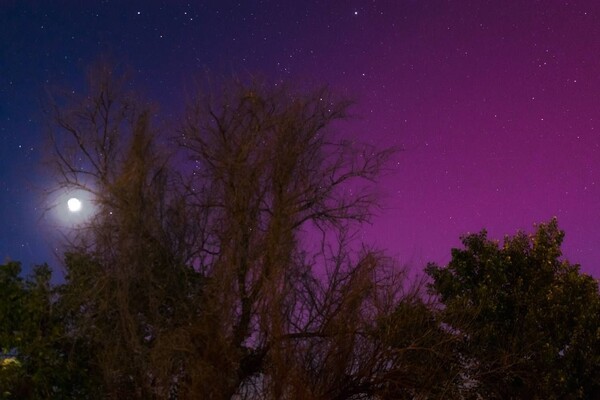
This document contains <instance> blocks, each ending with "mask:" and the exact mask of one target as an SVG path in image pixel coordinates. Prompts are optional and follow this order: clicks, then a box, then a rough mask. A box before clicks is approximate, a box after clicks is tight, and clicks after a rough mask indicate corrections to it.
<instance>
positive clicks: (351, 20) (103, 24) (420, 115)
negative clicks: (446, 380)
mask: <svg viewBox="0 0 600 400" xmlns="http://www.w3.org/2000/svg"><path fill="white" fill-rule="evenodd" d="M25 3H27V4H25ZM124 3H125V2H120V1H98V2H90V3H88V2H85V5H83V4H82V2H70V1H64V2H9V5H3V6H0V7H1V8H0V19H1V20H0V38H1V39H0V41H1V43H2V57H0V59H1V60H2V61H1V62H0V67H1V70H2V73H0V76H1V77H2V78H0V135H1V136H0V140H1V141H2V142H1V143H2V148H1V149H0V163H1V164H0V171H1V174H0V191H1V192H2V194H3V196H1V200H0V212H1V217H2V219H3V220H4V221H5V224H6V226H5V228H4V229H3V230H2V232H1V233H0V256H2V257H4V256H7V255H10V256H11V257H12V258H14V259H21V260H24V261H25V262H41V261H45V258H44V256H45V255H46V254H47V253H48V249H47V248H46V247H44V246H45V245H44V244H43V240H42V238H41V237H40V236H36V235H39V234H37V233H36V232H37V225H36V224H37V223H38V222H37V221H38V219H36V217H35V215H37V214H36V213H37V212H38V211H39V210H35V208H34V207H35V201H34V199H33V197H32V196H33V195H32V194H31V193H30V192H29V191H28V190H27V189H26V186H25V185H24V184H23V182H25V181H32V180H33V181H35V180H36V178H35V177H34V175H33V174H34V167H33V165H34V164H35V163H36V162H37V160H38V159H39V155H40V152H39V146H40V144H41V143H42V142H41V138H42V137H43V133H44V132H43V123H42V122H43V121H42V120H41V118H40V115H39V114H40V113H39V109H38V108H36V107H37V103H36V102H35V101H32V99H34V98H35V96H36V95H38V94H39V93H40V92H41V88H42V86H43V85H44V84H58V83H61V84H64V83H65V82H70V81H73V82H78V81H80V80H81V78H82V76H83V72H82V71H83V70H84V68H85V66H86V65H87V64H88V63H89V62H90V61H92V60H93V59H94V58H95V57H97V55H98V54H100V53H102V52H110V53H112V54H114V55H116V56H117V57H122V58H123V59H124V60H125V61H126V62H127V63H129V64H130V65H132V66H133V67H134V68H135V69H137V70H138V71H137V75H136V82H135V83H136V85H137V86H138V87H141V88H142V89H143V91H144V92H146V93H148V94H150V95H151V96H152V97H153V98H154V99H156V100H157V101H158V102H160V103H161V104H162V110H163V112H164V113H165V114H167V115H168V114H172V115H174V116H176V115H177V113H178V112H179V110H180V109H181V106H182V105H183V102H182V99H183V98H185V96H186V95H185V90H186V88H187V87H189V85H188V84H189V83H190V82H191V81H192V79H191V77H192V76H194V75H196V76H197V75H201V74H203V73H204V71H206V70H208V71H210V72H212V73H217V74H223V75H227V74H231V73H234V72H237V73H247V72H250V73H260V74H262V75H264V76H266V77H268V78H270V79H272V80H275V81H276V80H279V79H284V80H292V81H293V82H308V84H315V85H318V84H328V85H329V86H331V87H332V88H333V89H335V90H337V91H338V92H341V93H343V94H346V95H349V96H351V97H353V98H355V99H356V100H357V105H356V106H355V108H354V114H355V115H356V117H353V118H352V119H351V120H350V121H349V122H348V123H347V124H346V125H345V126H343V128H344V129H345V133H344V134H347V135H350V136H351V137H355V138H358V139H359V140H363V141H367V142H369V143H371V144H377V145H380V146H388V145H389V146H399V147H402V148H403V151H402V152H400V153H399V154H398V155H397V156H396V157H395V159H394V162H393V164H392V165H390V171H389V173H388V174H387V175H386V177H385V178H384V179H382V181H381V186H380V191H381V192H382V195H383V196H382V199H383V205H384V207H383V209H382V210H381V211H380V213H379V214H380V215H379V216H378V217H377V218H376V219H375V220H374V223H373V225H371V226H367V227H365V228H364V229H363V230H362V235H363V237H364V239H365V240H366V241H367V242H372V243H376V244H377V245H379V246H381V247H383V248H386V249H388V251H389V252H390V253H391V254H393V255H396V256H397V257H398V258H399V259H400V262H402V263H407V264H409V265H411V266H413V267H414V268H421V267H422V266H423V265H424V264H425V263H426V262H428V261H435V262H439V263H444V262H447V261H448V260H449V255H450V248H451V247H453V246H457V245H458V244H459V239H458V238H459V236H460V235H461V234H464V233H467V232H476V231H479V230H481V229H482V228H486V229H487V230H488V231H489V233H490V236H491V237H495V238H499V239H501V238H502V237H503V235H505V234H513V233H515V231H516V230H518V229H525V230H528V231H530V230H531V229H532V227H533V224H534V223H536V222H544V221H547V220H549V219H550V218H552V217H553V216H556V217H558V221H559V224H560V226H561V227H562V228H563V229H564V230H565V231H566V234H567V236H566V240H565V245H564V251H565V256H566V257H567V258H569V259H570V260H571V261H573V262H578V263H581V264H582V268H583V270H584V271H586V272H590V273H593V274H594V275H595V276H596V277H599V276H600V3H599V2H597V1H595V0H588V1H568V2H566V1H553V0H548V1H438V0H436V1H426V0H422V1H416V0H397V1H392V0H389V1H380V0H377V1H375V0H368V1H367V0H365V1H358V0H354V1H323V2H320V1H305V2H300V1H292V0H286V1H262V2H261V1H256V2H237V1H208V2H189V5H188V3H187V2H167V1H164V2H159V1H143V2H142V1H139V2H135V1H134V2H127V4H124ZM238 3H241V5H240V4H238ZM38 183H39V182H38Z"/></svg>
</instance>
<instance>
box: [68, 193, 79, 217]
mask: <svg viewBox="0 0 600 400" xmlns="http://www.w3.org/2000/svg"><path fill="white" fill-rule="evenodd" d="M67 207H69V211H71V212H73V213H75V212H78V211H80V210H81V201H80V200H79V199H77V198H75V197H71V198H70V199H69V200H68V201H67Z"/></svg>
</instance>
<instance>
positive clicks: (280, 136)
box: [50, 66, 439, 399]
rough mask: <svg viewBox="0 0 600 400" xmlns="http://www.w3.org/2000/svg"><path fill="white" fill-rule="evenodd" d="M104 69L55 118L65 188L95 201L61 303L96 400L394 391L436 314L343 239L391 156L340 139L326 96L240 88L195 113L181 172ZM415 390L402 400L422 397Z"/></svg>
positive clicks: (374, 255)
mask: <svg viewBox="0 0 600 400" xmlns="http://www.w3.org/2000/svg"><path fill="white" fill-rule="evenodd" d="M111 71H112V70H111V69H109V68H106V67H104V66H102V67H100V68H99V69H98V68H97V69H95V70H93V71H92V73H91V74H90V85H89V86H90V88H89V89H90V92H89V94H88V95H87V96H84V97H82V98H80V99H78V100H77V101H75V102H73V101H72V100H70V102H68V103H61V101H54V102H53V104H54V105H55V106H54V107H51V108H50V110H51V111H52V116H53V119H54V121H55V122H56V124H55V127H56V128H57V129H56V130H55V131H54V135H53V143H54V150H55V157H54V159H53V160H54V164H55V167H56V171H57V172H58V174H57V176H58V187H59V189H60V190H64V189H68V188H72V187H75V188H78V189H81V190H87V191H90V192H91V193H92V194H93V195H94V199H95V201H96V203H97V213H96V215H95V216H94V218H92V219H91V220H90V221H89V223H88V225H87V226H86V229H84V230H83V231H82V233H81V234H80V235H79V236H78V237H77V238H76V240H75V241H74V242H73V243H72V246H71V248H70V252H69V254H68V256H67V259H66V264H67V273H68V275H67V284H66V285H65V288H64V291H63V293H64V294H63V302H64V303H65V304H68V305H69V307H71V309H72V310H73V312H72V326H73V329H72V334H73V335H79V336H81V337H84V338H85V340H87V341H89V343H90V346H89V347H90V348H92V349H94V350H93V351H94V359H95V360H96V363H97V367H98V368H99V370H100V371H102V375H103V382H104V386H105V390H106V393H105V396H106V397H111V398H124V397H127V398H140V399H141V398H144V399H145V398H170V397H172V398H174V396H175V395H173V393H172V392H173V391H174V390H176V391H177V396H176V397H177V398H222V399H229V398H234V397H236V396H237V397H238V398H240V397H241V398H273V399H275V398H277V399H279V398H289V399H302V398H307V397H310V398H322V399H331V398H336V399H351V398H375V397H377V396H382V397H390V394H389V393H390V392H389V390H388V389H389V388H390V387H391V386H390V384H389V382H390V380H391V379H392V378H393V379H399V378H398V377H399V376H400V375H399V372H398V371H400V370H401V369H402V368H404V369H410V367H409V366H408V363H409V362H411V361H410V360H411V359H410V358H409V357H405V356H404V355H403V354H406V353H407V352H411V351H412V352H413V353H414V352H418V351H421V350H422V349H425V348H427V351H430V352H435V350H432V348H433V347H435V346H434V345H433V344H432V341H431V340H430V341H429V342H428V341H427V340H428V339H427V338H430V337H431V336H432V335H433V332H434V327H433V326H434V324H433V322H432V320H431V319H427V318H421V319H418V318H416V317H415V318H413V316H414V315H416V314H418V313H419V312H418V311H415V313H416V314H410V313H409V312H408V311H403V312H400V311H398V310H412V311H414V310H421V309H420V308H419V307H421V306H420V305H419V304H421V303H419V301H418V299H419V292H418V291H410V290H409V291H404V292H403V289H406V287H407V286H406V280H405V279H404V275H403V274H402V271H401V270H399V269H397V268H395V266H394V263H393V262H391V260H390V259H388V258H386V257H384V256H383V255H382V254H381V253H379V252H376V251H372V250H369V249H368V248H366V247H363V246H360V245H358V244H356V242H354V243H352V242H351V241H350V238H351V236H352V235H351V233H352V231H353V229H354V228H355V227H356V225H355V224H357V223H362V222H365V221H368V219H369V217H370V215H371V212H372V209H373V207H374V206H375V196H374V193H373V191H372V188H371V187H370V184H371V183H373V182H374V181H375V179H376V178H377V176H378V174H379V173H380V171H381V170H382V168H383V166H384V163H385V162H386V161H387V160H388V158H389V157H390V155H391V154H392V153H393V151H392V150H383V151H379V150H377V149H375V148H373V147H372V146H367V145H359V144H356V143H355V142H353V141H352V140H348V139H340V136H341V135H339V134H337V135H336V134H335V132H334V131H333V130H332V127H333V126H334V125H336V124H337V123H338V122H339V121H341V120H343V119H344V118H346V117H347V112H348V107H349V106H350V103H349V102H347V101H345V100H339V99H336V98H335V97H334V96H333V95H332V94H331V93H330V92H329V91H328V90H327V89H319V90H316V91H312V92H304V93H302V92H298V91H293V90H290V89H288V88H286V87H283V86H275V87H269V86H266V85H263V84H258V83H256V82H252V83H249V84H245V83H240V82H236V83H233V84H231V85H226V86H224V87H223V88H222V90H221V91H219V94H218V95H216V96H212V97H211V96H198V97H197V98H196V99H195V100H194V101H193V102H192V103H191V105H190V106H189V109H188V112H187V114H186V118H185V120H184V122H183V124H182V127H181V129H180V132H179V135H178V140H177V143H178V144H179V146H180V151H182V152H183V154H184V155H185V157H187V159H189V160H190V162H189V163H181V162H180V163H178V164H174V163H173V162H172V159H171V158H169V157H168V155H165V154H164V152H162V153H161V152H160V151H157V143H158V142H157V139H156V138H157V136H156V135H157V133H156V132H155V131H153V129H152V128H151V117H150V116H151V115H152V113H151V108H149V107H147V106H144V105H143V104H142V103H141V102H139V101H138V100H135V97H134V96H132V95H130V94H129V93H127V91H125V90H123V88H124V87H126V86H124V83H125V82H126V81H121V80H119V78H118V77H116V76H115V75H114V74H113V72H111ZM57 104H59V105H58V106H57ZM311 249H313V250H311ZM402 305H404V308H402ZM422 308H423V307H422ZM412 311H411V312H412ZM418 315H421V314H418ZM402 316H408V317H407V318H405V320H402ZM411 318H412V319H411ZM390 321H391V322H390ZM402 323H404V325H402ZM392 325H394V326H396V327H398V326H402V327H404V328H406V331H407V332H410V335H412V336H411V337H413V339H414V340H413V341H411V342H410V343H409V344H408V345H406V346H405V347H408V348H409V349H408V350H407V349H404V348H401V345H400V343H401V342H400V341H398V340H396V339H393V337H392V336H390V335H391V334H390V333H389V331H390V330H389V329H388V330H385V329H384V328H383V327H385V326H387V327H388V328H389V326H392ZM404 328H402V329H404ZM386 332H387V333H386ZM438 333H439V332H436V334H438ZM402 343H403V342H402ZM403 351H404V353H403ZM423 351H425V350H423ZM394 371H396V374H395V375H394ZM421 374H425V373H424V372H421ZM414 379H417V380H419V381H420V382H419V383H418V384H417V383H415V382H413V381H408V380H407V381H406V382H400V383H397V384H396V386H394V388H395V389H394V390H400V389H398V388H401V387H402V388H406V390H407V391H406V392H405V393H413V392H414V393H417V392H419V393H424V392H423V390H424V389H423V387H424V383H423V382H424V378H423V376H421V375H419V377H417V378H414V376H413V380H414ZM428 382H430V381H428ZM402 385H404V386H402ZM386 388H387V389H386ZM386 390H388V391H386ZM398 393H400V392H398Z"/></svg>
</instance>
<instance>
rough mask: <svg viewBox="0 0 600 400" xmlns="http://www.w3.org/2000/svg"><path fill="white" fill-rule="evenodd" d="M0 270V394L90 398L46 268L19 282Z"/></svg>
mask: <svg viewBox="0 0 600 400" xmlns="http://www.w3.org/2000/svg"><path fill="white" fill-rule="evenodd" d="M20 271H21V267H20V265H19V264H18V263H15V262H9V263H7V264H5V265H1V266H0V293H2V297H1V298H0V324H1V325H0V347H1V353H0V360H3V364H4V365H3V366H2V367H0V394H1V396H2V397H1V398H6V399H49V398H52V399H63V398H91V396H88V394H90V393H92V392H91V391H90V389H91V388H92V387H93V386H94V379H95V376H94V374H93V373H91V371H90V369H92V366H90V365H89V359H88V358H87V356H86V353H85V352H84V351H83V348H81V347H80V346H79V344H78V341H77V340H75V339H74V338H73V337H72V336H71V335H70V332H69V324H68V322H67V319H66V315H65V314H64V310H63V309H62V306H61V304H59V302H58V301H57V299H58V297H57V289H56V288H53V287H52V286H51V284H50V277H51V271H50V268H49V267H48V266H47V265H40V266H36V267H35V268H34V270H33V273H32V275H31V276H29V277H27V278H25V279H24V278H22V277H21V276H20V275H19V274H20Z"/></svg>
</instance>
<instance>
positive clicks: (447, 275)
mask: <svg viewBox="0 0 600 400" xmlns="http://www.w3.org/2000/svg"><path fill="white" fill-rule="evenodd" d="M563 237H564V233H563V232H562V231H560V230H559V229H558V225H557V222H556V220H552V221H551V222H549V223H548V224H541V225H539V226H538V228H537V231H536V232H535V233H534V234H533V235H526V234H524V233H519V234H517V235H516V236H514V237H507V238H505V240H504V244H503V245H500V244H499V243H498V242H495V241H491V240H489V239H488V238H487V235H486V233H485V231H484V232H482V233H479V234H475V235H469V236H466V237H464V238H463V244H464V246H465V248H464V249H454V250H453V251H452V261H451V262H450V263H449V265H448V266H447V267H446V268H440V267H438V266H436V265H430V266H429V267H428V268H427V273H428V274H429V275H430V276H431V278H432V280H433V283H432V284H431V290H432V292H433V293H435V294H436V295H437V296H439V300H440V301H441V303H442V304H443V306H444V309H443V312H442V315H443V320H444V322H445V323H446V324H448V326H449V327H451V329H452V330H453V331H454V332H456V334H457V335H458V336H459V337H460V338H461V345H460V347H459V351H460V352H461V355H462V357H463V367H464V369H465V371H466V377H467V381H468V382H469V381H470V382H469V384H470V385H474V391H476V392H477V393H480V394H482V395H483V396H484V397H485V398H502V399H507V398H540V399H550V398H557V399H564V398H596V397H595V396H597V395H598V394H600V392H599V389H600V297H599V295H598V284H597V282H596V281H595V280H594V279H593V278H592V277H590V276H587V275H584V274H581V273H580V271H579V266H578V265H573V264H569V263H568V262H567V261H563V260H561V259H560V256H561V250H560V245H561V243H562V240H563Z"/></svg>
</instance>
